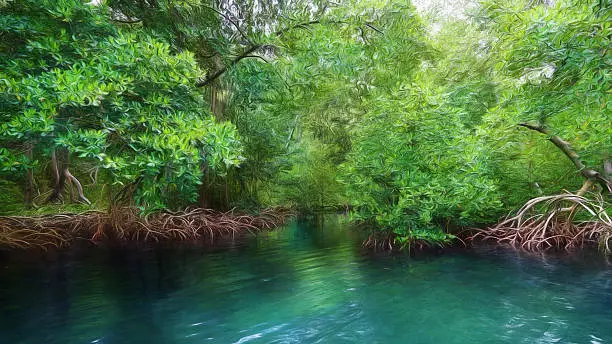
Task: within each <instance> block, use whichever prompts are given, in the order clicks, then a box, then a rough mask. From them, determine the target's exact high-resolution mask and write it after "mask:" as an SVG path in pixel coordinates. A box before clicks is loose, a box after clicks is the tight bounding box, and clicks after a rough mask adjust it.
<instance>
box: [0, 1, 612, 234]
mask: <svg viewBox="0 0 612 344" xmlns="http://www.w3.org/2000/svg"><path fill="white" fill-rule="evenodd" d="M611 7H612V5H610V4H609V2H608V1H605V0H593V1H584V0H557V1H532V0H531V1H526V0H525V1H512V2H507V1H499V0H484V1H481V2H479V3H468V4H467V5H465V8H464V9H465V11H463V10H464V9H461V8H456V9H455V12H456V13H455V14H456V15H455V16H450V17H445V18H439V17H435V15H434V14H435V11H434V12H433V13H428V12H427V11H417V10H416V8H415V7H414V6H413V5H411V4H410V2H409V1H408V0H406V1H393V0H389V1H387V0H376V1H370V0H359V1H353V0H348V1H341V2H326V1H315V2H311V1H300V0H297V1H289V2H285V1H280V2H275V1H267V0H254V1H248V2H233V1H225V0H220V1H208V0H183V1H170V0H158V1H145V0H108V1H92V2H89V3H85V2H84V1H80V0H53V1H46V0H8V1H6V0H5V1H0V13H1V16H0V38H1V39H0V186H2V189H3V190H6V192H2V194H1V195H0V208H1V209H2V212H4V213H32V212H34V213H40V212H48V211H51V212H58V211H61V210H62V209H64V210H65V208H68V209H87V208H97V209H103V208H106V207H107V206H110V205H115V204H119V203H121V204H124V205H130V206H136V207H138V208H139V209H140V211H141V212H142V213H143V214H149V213H153V212H156V211H160V210H177V209H182V208H185V207H186V206H189V205H194V204H199V205H200V206H203V207H212V208H217V209H229V208H232V207H238V208H240V209H250V210H255V209H260V208H263V207H267V206H275V205H282V206H291V207H294V208H296V209H298V210H299V211H301V212H304V213H307V212H315V211H322V210H340V209H349V210H350V213H351V218H352V219H353V220H354V221H355V222H358V223H362V224H365V225H366V226H367V228H369V229H370V230H371V231H372V234H373V235H372V238H374V240H375V241H374V242H379V241H377V239H378V238H383V239H384V240H382V241H381V242H384V243H391V242H393V243H395V244H399V245H405V244H411V243H414V242H418V243H430V244H431V243H448V242H451V241H452V240H453V239H454V235H453V234H456V233H457V232H458V231H459V230H461V229H463V228H468V227H473V226H485V225H490V224H494V223H496V222H497V221H498V220H499V219H500V218H501V217H502V216H504V215H505V214H507V213H508V212H510V211H513V210H516V209H519V208H520V207H521V206H522V205H523V204H524V203H525V202H527V201H528V200H530V199H532V198H534V197H539V196H543V195H555V194H567V192H568V191H569V192H573V193H577V195H578V196H580V197H586V198H585V199H587V200H588V201H589V202H591V201H592V202H596V203H597V205H596V206H592V207H591V208H589V209H594V208H593V207H595V208H596V214H595V215H593V214H591V218H593V217H594V218H596V219H599V220H601V219H602V217H601V216H602V214H603V212H604V209H605V207H606V205H607V204H608V203H606V197H609V194H610V178H611V175H612V164H611V162H610V159H611V157H610V154H612V119H611V117H612V111H611V109H612V104H611V103H610V95H611V94H610V68H609V67H610V64H611V62H612V60H611V57H610V51H609V50H610V43H611V42H610V37H611V35H612V28H611V26H610V23H611V20H610V19H612V18H610V16H611V14H612V10H611V9H612V8H611ZM547 139H548V140H549V141H551V142H547V141H546V140H547ZM66 189H68V190H66ZM565 190H568V191H565ZM67 191H70V194H68V193H67ZM68 195H71V197H68ZM69 198H70V199H71V200H72V202H73V203H74V204H72V205H67V204H68V203H70V199H69ZM563 201H568V199H567V198H566V199H563ZM58 203H59V204H63V205H56V206H51V207H50V206H49V204H58ZM62 207H63V208H62ZM31 208H34V210H26V209H31ZM539 210H540V212H546V211H545V210H543V209H539ZM587 210H588V209H587ZM575 212H576V211H575V207H574V208H572V210H571V214H570V215H569V217H567V216H565V215H564V219H569V222H573V221H581V220H585V219H587V218H586V217H584V218H583V217H581V215H580V214H578V215H575V214H574V213H575ZM585 213H586V215H589V213H588V211H587V212H585ZM547 214H548V213H547ZM552 215H555V216H558V215H559V214H552ZM603 220H604V224H605V217H604V218H603ZM519 222H520V221H519ZM566 222H567V221H566ZM547 225H548V222H546V224H545V226H547ZM609 225H610V226H612V224H609ZM607 230H608V231H609V230H611V229H607Z"/></svg>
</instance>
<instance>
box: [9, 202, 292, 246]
mask: <svg viewBox="0 0 612 344" xmlns="http://www.w3.org/2000/svg"><path fill="white" fill-rule="evenodd" d="M291 216H293V212H292V211H291V210H288V209H282V208H273V209H267V210H264V211H262V212H261V213H260V214H259V215H258V216H251V215H237V214H234V211H233V210H232V211H229V212H218V211H214V210H210V209H202V208H191V209H187V210H185V211H181V212H162V213H158V214H153V215H150V216H148V217H141V216H139V215H138V213H137V211H136V210H135V209H132V208H119V209H112V210H111V211H110V212H109V213H105V212H100V211H89V212H85V213H81V214H59V215H46V216H39V217H22V216H2V217H0V246H4V247H9V248H31V247H41V248H48V247H60V246H67V245H69V244H70V243H71V242H72V241H75V240H83V239H84V240H90V241H101V240H131V241H161V240H203V241H207V242H213V241H215V240H219V239H227V238H232V239H233V238H235V237H237V236H239V235H243V234H246V233H255V232H258V231H261V230H269V229H272V228H274V227H278V226H280V225H282V224H283V223H284V222H285V221H287V219H288V218H289V217H291Z"/></svg>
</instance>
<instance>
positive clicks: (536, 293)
mask: <svg viewBox="0 0 612 344" xmlns="http://www.w3.org/2000/svg"><path fill="white" fill-rule="evenodd" d="M0 343H2V344H4V343H62V344H64V343H101V344H102V343H107V344H110V343H144V344H153V343H530V344H531V343H612V269H611V268H610V265H608V263H607V262H606V260H605V258H604V257H601V256H599V255H596V254H581V255H580V256H576V255H574V256H545V257H542V256H533V255H527V254H519V253H514V252H511V251H506V250H499V249H497V250H495V249H478V250H470V251H467V252H465V251H464V252H446V253H445V254H443V255H428V256H421V257H416V258H410V257H408V256H406V255H394V256H390V255H374V256H373V255H368V254H366V253H364V252H363V250H361V249H360V247H359V239H358V238H355V237H353V234H351V233H350V232H348V231H346V229H344V228H343V226H342V225H341V224H339V223H338V221H337V219H334V218H328V219H326V221H325V222H318V223H317V224H316V225H315V224H306V223H300V224H293V225H290V226H288V227H287V228H286V229H284V230H281V231H278V232H274V233H268V234H266V235H262V236H259V237H257V238H253V239H250V240H247V241H245V242H242V243H240V244H236V245H234V246H233V247H229V248H226V249H224V250H211V249H202V248H194V247H191V248H180V249H179V248H157V249H154V250H153V249H139V250H134V249H131V250H128V249H101V248H97V249H89V250H87V251H86V252H78V253H77V252H74V251H71V252H64V253H55V254H46V255H43V256H36V257H33V256H31V255H29V256H27V257H26V256H23V255H19V256H16V255H15V254H6V253H3V254H2V255H0Z"/></svg>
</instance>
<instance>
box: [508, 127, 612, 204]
mask: <svg viewBox="0 0 612 344" xmlns="http://www.w3.org/2000/svg"><path fill="white" fill-rule="evenodd" d="M519 126H521V127H525V128H528V129H531V130H534V131H537V132H539V133H542V134H544V135H547V136H548V140H549V141H550V142H552V143H553V144H554V145H555V146H557V148H559V149H560V150H561V151H562V152H563V153H564V154H565V156H567V157H568V158H569V159H570V161H571V162H572V163H573V164H574V166H576V168H577V169H578V171H580V174H582V176H583V177H584V178H586V179H587V180H592V181H594V180H597V181H598V182H599V184H601V186H602V187H603V188H604V190H606V189H607V190H608V191H611V192H612V183H610V182H609V181H608V180H607V179H606V178H605V177H603V176H602V175H601V174H600V173H599V172H598V171H596V170H593V169H590V168H587V167H586V165H585V164H584V163H583V162H582V160H581V159H580V155H578V153H576V151H575V150H574V149H573V148H572V146H571V145H570V144H569V142H567V141H565V140H563V139H562V138H561V137H559V136H557V135H553V134H551V133H550V131H549V130H548V129H546V128H545V127H542V126H539V125H534V124H529V123H519ZM581 190H582V189H581ZM583 192H584V191H583Z"/></svg>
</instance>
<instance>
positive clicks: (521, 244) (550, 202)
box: [467, 194, 612, 253]
mask: <svg viewBox="0 0 612 344" xmlns="http://www.w3.org/2000/svg"><path fill="white" fill-rule="evenodd" d="M578 212H581V213H582V214H585V215H586V216H587V218H588V220H585V221H574V219H575V217H576V214H577V213H578ZM467 239H468V240H470V241H475V240H481V241H494V242H497V243H499V244H509V245H511V246H513V247H515V248H520V249H524V250H528V251H543V250H547V249H565V250H571V249H574V248H579V247H584V246H586V245H594V244H599V245H600V247H601V248H602V249H603V250H604V251H606V252H608V253H609V252H611V248H612V247H611V246H612V220H611V218H610V216H609V215H608V214H607V213H606V211H605V208H604V206H603V201H602V200H598V201H594V200H591V199H587V198H585V197H583V196H580V195H574V194H562V195H556V196H544V197H537V198H534V199H532V200H530V201H529V202H527V203H526V204H525V205H524V206H523V207H522V208H521V209H520V210H519V211H518V212H517V213H516V215H514V216H511V217H508V218H506V219H505V220H504V221H502V222H500V223H499V224H497V225H496V226H493V227H489V228H486V229H476V230H474V231H472V235H471V236H469V237H468V238H467Z"/></svg>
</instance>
